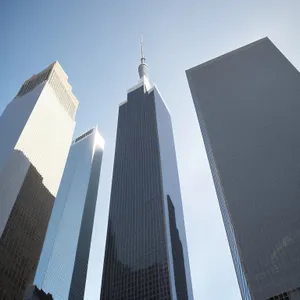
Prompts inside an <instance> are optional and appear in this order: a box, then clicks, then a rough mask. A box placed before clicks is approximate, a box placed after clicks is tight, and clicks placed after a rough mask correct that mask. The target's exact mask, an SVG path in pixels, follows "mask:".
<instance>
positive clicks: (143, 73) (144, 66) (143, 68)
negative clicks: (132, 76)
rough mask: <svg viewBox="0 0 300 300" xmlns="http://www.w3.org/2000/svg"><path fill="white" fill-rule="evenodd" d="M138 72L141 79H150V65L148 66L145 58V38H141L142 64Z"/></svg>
mask: <svg viewBox="0 0 300 300" xmlns="http://www.w3.org/2000/svg"><path fill="white" fill-rule="evenodd" d="M138 71H139V76H140V78H143V77H144V76H146V77H147V78H148V65H147V64H146V58H145V56H144V44H143V37H141V63H140V65H139V67H138Z"/></svg>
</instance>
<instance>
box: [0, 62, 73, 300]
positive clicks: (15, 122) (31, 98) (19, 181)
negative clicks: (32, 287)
mask: <svg viewBox="0 0 300 300" xmlns="http://www.w3.org/2000/svg"><path fill="white" fill-rule="evenodd" d="M67 79H68V77H67V75H66V74H65V72H64V71H63V69H62V68H61V66H60V65H59V63H58V62H55V63H53V64H51V65H50V66H49V67H48V68H46V69H45V70H43V71H42V72H40V73H39V74H37V75H34V76H32V77H31V78H30V79H29V80H27V81H25V82H24V84H23V85H22V87H21V89H20V91H19V92H18V94H17V96H16V97H15V98H14V99H13V100H12V101H11V102H10V103H9V104H8V105H7V106H6V108H5V110H4V111H3V113H2V115H1V117H0V140H1V147H0V299H2V300H3V299H7V300H11V299H16V300H19V299H23V295H24V292H25V289H26V287H27V286H28V285H29V284H32V282H33V278H34V274H35V271H36V268H37V264H38V260H39V257H40V253H41V250H42V245H43V241H44V238H45V234H46V229H47V225H48V221H49V218H50V215H51V210H52V207H53V203H54V199H55V197H56V193H57V190H58V187H59V184H60V180H61V177H62V173H63V170H64V167H65V162H66V159H67V155H68V151H69V147H70V144H71V141H72V135H73V130H74V126H75V113H76V110H77V106H78V101H77V99H76V98H75V96H74V95H73V93H72V88H71V86H70V84H69V83H68V80H67Z"/></svg>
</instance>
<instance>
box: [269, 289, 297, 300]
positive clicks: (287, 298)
mask: <svg viewBox="0 0 300 300" xmlns="http://www.w3.org/2000/svg"><path fill="white" fill-rule="evenodd" d="M293 299H300V288H297V289H293V290H291V291H288V292H284V293H281V294H279V295H276V296H273V297H271V298H269V299H268V300H293Z"/></svg>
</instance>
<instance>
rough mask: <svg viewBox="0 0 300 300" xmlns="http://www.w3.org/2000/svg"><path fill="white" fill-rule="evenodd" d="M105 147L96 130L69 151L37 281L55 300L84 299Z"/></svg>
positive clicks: (85, 134) (75, 141)
mask: <svg viewBox="0 0 300 300" xmlns="http://www.w3.org/2000/svg"><path fill="white" fill-rule="evenodd" d="M103 148H104V140H103V138H102V137H101V135H100V134H99V132H98V130H97V128H92V129H91V130H89V131H87V132H85V133H84V134H82V135H81V136H79V137H78V138H76V139H75V140H74V142H73V144H72V146H71V148H70V153H69V156H68V160H67V163H66V167H65V170H64V174H63V177H62V183H61V185H60V187H59V190H58V194H57V197H56V199H55V204H54V207H53V212H52V215H51V218H50V222H49V226H48V230H47V235H46V239H45V242H44V246H43V251H42V254H41V259H40V261H39V264H38V269H37V273H36V276H35V280H34V283H35V284H36V285H37V287H38V288H41V289H43V290H44V291H45V292H47V293H50V294H51V295H52V296H53V298H54V299H55V300H56V299H57V300H59V299H63V300H67V299H70V300H82V299H83V298H84V292H85V282H86V275H87V267H88V260H89V254H90V246H91V238H92V231H93V224H94V216H95V207H96V202H97V194H98V184H99V177H100V168H101V161H102V154H103Z"/></svg>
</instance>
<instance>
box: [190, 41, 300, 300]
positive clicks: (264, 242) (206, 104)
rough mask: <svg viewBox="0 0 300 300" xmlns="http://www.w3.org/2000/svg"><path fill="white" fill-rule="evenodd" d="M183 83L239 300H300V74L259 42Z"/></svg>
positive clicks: (192, 74)
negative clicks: (210, 178)
mask: <svg viewBox="0 0 300 300" xmlns="http://www.w3.org/2000/svg"><path fill="white" fill-rule="evenodd" d="M187 77H188V81H189V85H190V88H191V92H192V97H193V100H194V103H195V107H196V111H197V115H198V119H199V123H200V127H201V130H202V135H203V139H204V143H205V147H206V151H207V155H208V158H209V162H210V167H211V171H212V175H213V179H214V183H215V187H216V192H217V196H218V199H219V203H220V208H221V212H222V215H223V220H224V224H225V228H226V232H227V237H228V241H229V245H230V249H231V254H232V257H233V261H234V266H235V270H236V273H237V277H238V282H239V286H240V290H241V294H242V297H243V299H255V300H265V299H270V300H275V299H284V300H297V299H300V255H299V254H300V214H299V211H300V184H299V182H300V181H299V178H300V156H299V153H300V139H299V138H298V137H299V136H300V118H299V111H300V73H299V72H298V71H297V70H296V68H294V67H293V66H292V64H291V63H290V62H289V61H288V60H287V59H286V58H285V57H284V56H283V55H282V53H281V52H280V51H279V50H278V49H277V48H276V47H275V46H274V45H273V44H272V42H271V41H270V40H269V39H268V38H264V39H261V40H259V41H257V42H254V43H252V44H250V45H247V46H245V47H242V48H240V49H238V50H235V51H233V52H230V53H227V54H225V55H223V56H220V57H218V58H216V59H213V60H211V61H209V62H206V63H204V64H202V65H199V66H197V67H194V68H192V69H190V70H188V71H187Z"/></svg>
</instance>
